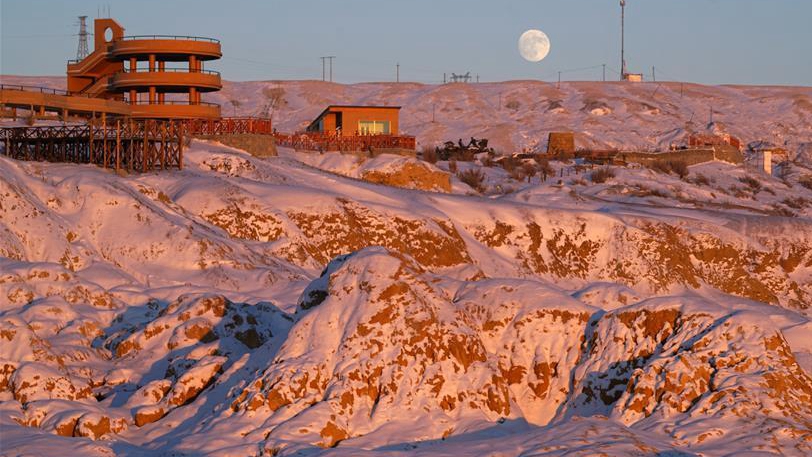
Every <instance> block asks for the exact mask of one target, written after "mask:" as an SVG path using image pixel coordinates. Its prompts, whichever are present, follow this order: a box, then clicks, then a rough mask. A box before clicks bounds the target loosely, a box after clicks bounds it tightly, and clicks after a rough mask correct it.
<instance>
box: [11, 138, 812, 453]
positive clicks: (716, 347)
mask: <svg viewBox="0 0 812 457" xmlns="http://www.w3.org/2000/svg"><path fill="white" fill-rule="evenodd" d="M280 153H281V155H280V157H273V158H268V159H259V158H255V157H252V156H250V155H248V154H246V153H243V152H240V151H237V150H234V149H231V148H226V147H222V146H219V145H216V144H213V143H206V142H198V141H195V142H193V143H192V145H191V148H190V149H189V150H188V151H187V153H185V158H186V167H185V168H184V170H183V171H173V172H164V173H146V174H139V175H131V176H118V175H116V174H114V173H111V172H108V171H105V170H102V169H99V168H97V167H94V166H80V165H69V164H45V163H33V162H17V161H13V160H9V159H7V158H3V157H0V256H2V257H0V303H2V306H0V340H2V341H3V344H2V345H0V368H1V369H0V427H2V429H0V434H1V435H2V452H3V453H5V454H9V455H17V454H48V453H56V454H66V453H67V454H77V455H78V454H81V455H110V454H117V455H131V456H140V455H150V454H156V453H158V454H160V453H163V454H166V455H218V456H221V455H235V456H244V455H293V454H295V453H297V452H301V453H304V454H308V455H315V454H319V453H321V452H324V451H323V449H325V448H329V447H330V446H337V447H336V448H335V449H331V452H335V453H337V454H339V455H365V454H369V455H399V454H407V453H408V454H418V455H471V456H473V455H483V454H486V453H488V452H491V453H501V454H502V455H519V454H522V453H524V454H526V455H537V454H551V455H565V454H567V455H571V454H568V453H570V452H576V453H580V454H581V455H590V454H592V453H594V452H595V450H596V449H598V448H600V449H601V450H602V451H603V452H607V453H609V454H614V455H621V454H622V455H628V454H640V455H642V454H657V453H661V454H663V455H669V453H670V455H700V454H701V455H743V453H745V452H751V453H753V455H756V453H766V454H770V453H774V454H784V455H805V454H808V453H810V452H812V435H810V429H811V428H812V406H811V405H812V379H810V377H809V374H808V373H809V370H810V369H812V363H810V362H812V355H811V354H812V338H810V335H812V323H810V319H809V315H810V308H809V304H810V302H811V299H810V297H811V296H812V222H810V219H808V217H807V216H806V213H801V214H799V217H781V216H777V215H774V214H769V213H767V212H763V211H759V208H758V205H759V204H760V203H759V202H758V201H755V200H754V201H753V204H752V205H753V206H754V208H747V207H744V208H733V209H730V210H728V209H725V208H720V207H707V206H704V205H699V204H685V202H684V201H685V200H684V199H679V198H671V197H669V196H668V195H660V196H658V197H656V202H655V204H651V201H645V200H643V199H641V198H640V197H634V196H631V197H626V196H624V195H625V194H623V193H622V192H616V191H617V190H618V189H619V187H617V186H620V185H627V183H629V182H632V181H634V180H642V179H645V177H646V176H647V173H649V171H648V170H639V169H636V170H635V169H628V170H623V171H622V172H621V171H620V170H618V176H617V178H616V179H615V181H613V182H610V183H608V184H605V185H601V186H598V185H587V184H585V183H582V184H578V185H571V183H569V181H567V182H565V183H564V184H563V185H560V186H559V185H549V184H548V185H540V184H537V185H530V186H528V187H526V188H523V189H521V190H520V191H518V192H516V193H513V194H507V195H501V196H499V195H497V196H491V197H482V196H479V195H466V194H464V193H460V192H458V191H457V190H455V191H454V192H452V193H440V192H426V191H420V190H408V189H399V188H394V187H388V186H382V185H377V184H373V183H368V182H364V181H362V180H358V179H353V178H351V177H343V176H340V175H338V174H335V173H331V172H326V171H322V170H319V169H317V168H313V167H312V166H309V165H305V164H304V163H302V161H300V160H298V159H297V154H298V153H295V152H293V151H289V150H284V149H283V150H281V151H280ZM378 160H384V158H379V159H378ZM556 166H558V165H556ZM709 166H712V167H724V166H725V165H722V164H712V165H709ZM731 168H732V167H731ZM702 170H704V172H706V173H710V172H711V171H712V169H707V170H706V169H702ZM725 170H726V171H725V173H728V174H730V173H733V172H732V171H731V170H730V169H725ZM736 172H737V173H738V171H736ZM658 179H660V180H666V179H671V178H658ZM674 179H676V178H674ZM730 179H735V176H734V177H732V178H730ZM568 180H569V178H568ZM457 184H458V183H455V186H457ZM719 185H721V183H720V184H719ZM613 186H615V187H613ZM683 186H684V188H685V192H687V193H691V192H694V193H696V196H697V198H698V196H699V193H700V192H701V191H700V190H698V189H701V187H699V186H698V185H697V186H692V185H690V184H689V183H688V182H687V181H686V182H683ZM765 186H770V187H771V188H773V189H774V190H773V192H775V198H776V199H780V198H782V197H784V198H785V197H789V196H791V195H790V194H791V193H793V192H795V190H794V189H795V187H793V185H792V184H790V185H789V187H783V188H782V187H781V186H780V185H779V184H778V182H776V183H772V182H769V183H766V184H765ZM455 189H458V188H457V187H455ZM613 189H614V190H613ZM798 189H800V187H799V188H798ZM798 191H799V192H800V190H798ZM765 193H766V192H765ZM770 197H771V198H772V195H771V196H770ZM497 455H498V454H497Z"/></svg>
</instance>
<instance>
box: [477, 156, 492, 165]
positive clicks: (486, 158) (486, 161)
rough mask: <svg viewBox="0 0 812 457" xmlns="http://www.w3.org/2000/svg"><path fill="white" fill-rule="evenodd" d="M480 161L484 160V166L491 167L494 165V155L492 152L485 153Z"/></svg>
mask: <svg viewBox="0 0 812 457" xmlns="http://www.w3.org/2000/svg"><path fill="white" fill-rule="evenodd" d="M479 161H480V162H482V166H483V167H488V168H490V167H492V166H493V157H491V156H490V154H486V155H484V156H483V157H482V158H481V159H479Z"/></svg>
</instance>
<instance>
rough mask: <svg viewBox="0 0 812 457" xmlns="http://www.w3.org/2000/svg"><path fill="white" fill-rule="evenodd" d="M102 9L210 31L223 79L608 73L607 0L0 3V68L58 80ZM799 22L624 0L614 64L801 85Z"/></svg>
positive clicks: (784, 4) (784, 2)
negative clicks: (522, 47) (538, 56)
mask: <svg viewBox="0 0 812 457" xmlns="http://www.w3.org/2000/svg"><path fill="white" fill-rule="evenodd" d="M108 6H109V9H110V12H111V16H112V17H114V18H115V19H116V20H117V21H118V22H119V23H121V24H122V25H123V26H124V27H125V29H126V34H128V35H144V34H172V35H199V36H208V37H214V38H218V39H220V40H221V42H222V49H223V55H224V57H223V59H221V60H219V61H216V62H213V63H211V64H210V65H208V67H207V68H209V69H215V70H219V71H220V72H221V73H222V75H223V78H224V79H226V80H231V81H246V80H279V79H321V78H322V60H321V59H320V56H327V55H334V56H336V58H335V60H334V61H333V80H334V81H336V82H344V83H351V82H362V81H394V80H395V78H396V65H397V64H400V80H401V81H416V82H423V83H439V82H442V80H443V73H447V74H449V75H450V74H451V73H452V72H455V73H465V72H471V75H472V76H473V77H474V78H476V75H479V78H480V81H482V82H490V81H504V80H516V79H541V80H546V81H555V80H557V78H558V72H559V71H560V72H561V78H562V80H564V81H566V80H600V79H601V78H602V77H603V74H602V71H603V67H602V64H606V68H607V69H606V78H607V79H617V78H618V73H617V72H618V71H620V6H619V4H618V0H377V1H373V0H126V1H125V0H0V74H17V75H63V74H64V72H65V61H66V60H68V59H71V58H75V55H76V49H77V43H78V37H77V33H78V26H77V19H76V16H78V15H87V16H90V18H91V19H92V18H93V17H98V16H99V11H100V8H101V9H106V8H107V7H108ZM101 16H106V15H105V14H103V13H102V14H101ZM809 18H812V0H627V6H626V61H627V64H628V67H629V71H631V72H639V73H644V75H645V77H646V79H650V78H651V77H652V76H651V75H652V67H654V72H655V75H656V79H657V80H673V81H691V82H698V83H704V84H781V85H805V86H812V26H810V25H809ZM531 28H532V29H540V30H542V31H544V32H545V33H546V34H547V35H548V36H549V37H550V41H551V43H552V49H551V51H550V54H549V55H548V56H547V58H545V59H544V60H542V61H541V62H537V63H531V62H527V61H525V60H523V59H522V58H521V56H520V55H519V52H518V48H517V41H518V38H519V36H520V35H521V34H522V32H524V31H525V30H527V29H531ZM91 29H92V27H91ZM92 46H93V45H92V40H91V42H90V47H91V50H92Z"/></svg>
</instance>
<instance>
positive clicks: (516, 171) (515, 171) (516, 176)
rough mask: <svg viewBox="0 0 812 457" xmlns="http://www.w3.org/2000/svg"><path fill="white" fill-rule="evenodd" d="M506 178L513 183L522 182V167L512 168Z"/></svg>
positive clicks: (523, 175) (523, 176)
mask: <svg viewBox="0 0 812 457" xmlns="http://www.w3.org/2000/svg"><path fill="white" fill-rule="evenodd" d="M508 176H510V179H513V180H515V181H524V178H525V176H526V175H525V174H524V168H523V167H514V168H511V169H510V171H508Z"/></svg>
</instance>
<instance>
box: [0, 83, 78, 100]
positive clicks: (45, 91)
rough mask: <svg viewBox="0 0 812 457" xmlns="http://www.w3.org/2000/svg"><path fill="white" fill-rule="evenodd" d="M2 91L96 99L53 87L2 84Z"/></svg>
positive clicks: (0, 85)
mask: <svg viewBox="0 0 812 457" xmlns="http://www.w3.org/2000/svg"><path fill="white" fill-rule="evenodd" d="M0 90H17V91H20V92H39V93H41V94H50V95H64V96H70V97H86V98H94V97H91V96H90V95H88V94H83V93H81V92H70V91H67V90H64V89H54V88H51V87H41V86H25V85H20V84H0Z"/></svg>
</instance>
